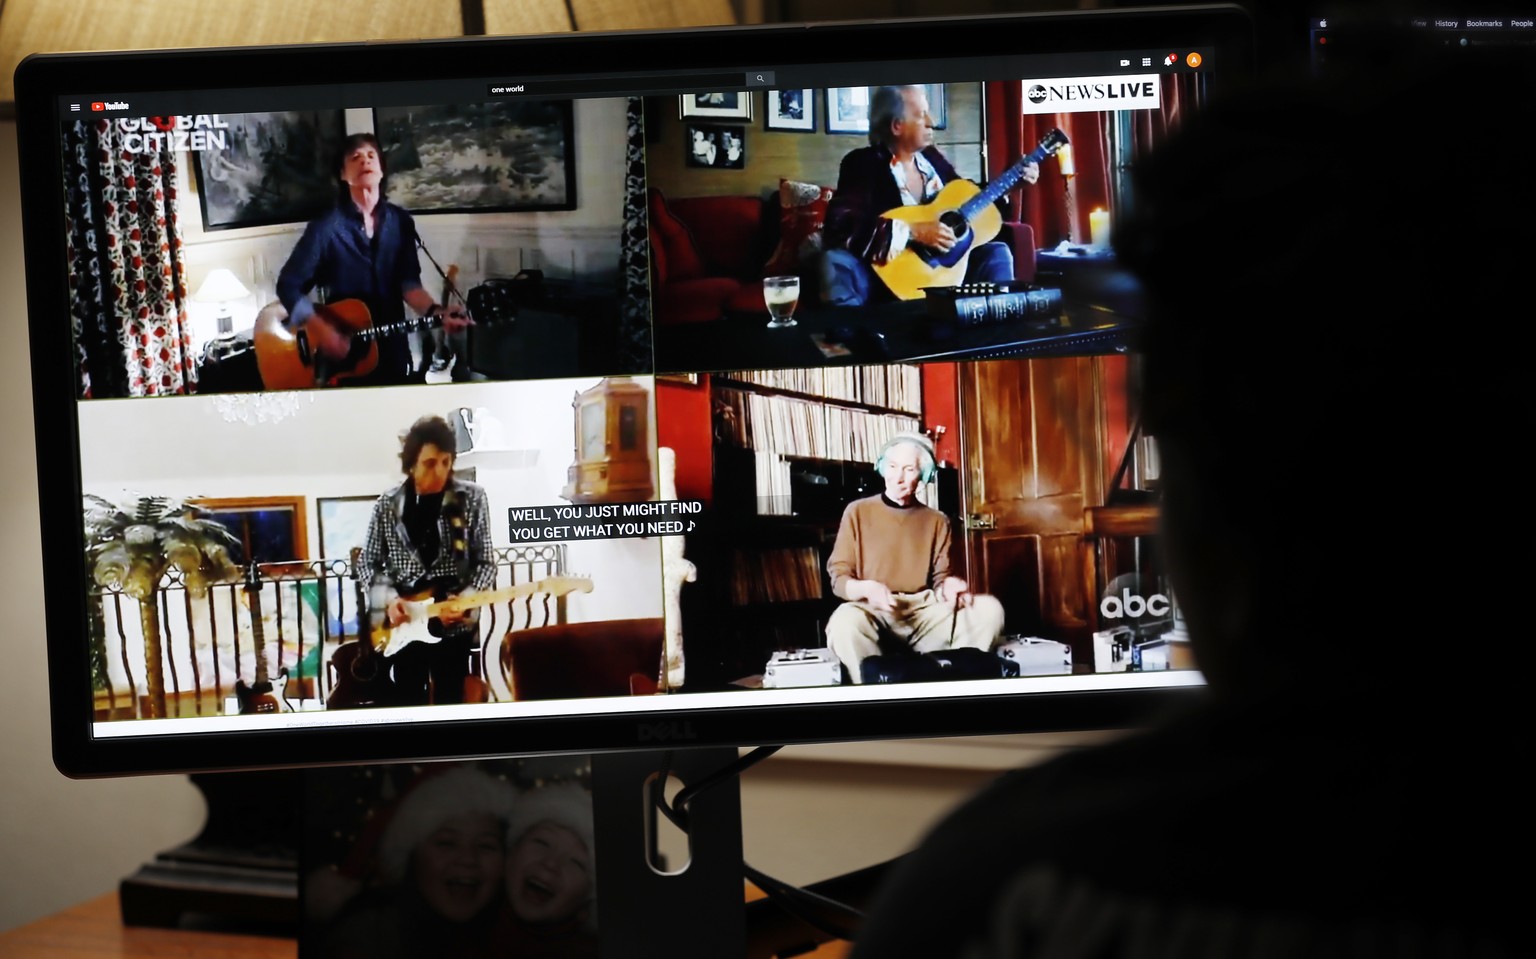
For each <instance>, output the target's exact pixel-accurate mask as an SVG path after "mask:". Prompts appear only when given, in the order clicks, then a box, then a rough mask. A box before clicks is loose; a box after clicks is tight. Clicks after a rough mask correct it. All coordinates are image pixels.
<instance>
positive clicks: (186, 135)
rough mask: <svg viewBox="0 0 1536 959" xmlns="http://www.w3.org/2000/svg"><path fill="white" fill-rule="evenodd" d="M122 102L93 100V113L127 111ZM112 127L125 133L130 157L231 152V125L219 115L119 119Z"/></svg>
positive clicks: (190, 114)
mask: <svg viewBox="0 0 1536 959" xmlns="http://www.w3.org/2000/svg"><path fill="white" fill-rule="evenodd" d="M126 109H128V104H126V103H124V102H123V101H121V100H93V101H92V102H91V112H92V113H105V112H106V111H108V110H126ZM112 123H113V124H114V125H115V126H116V127H117V128H118V129H119V130H121V131H123V134H124V136H123V149H125V150H127V151H129V152H130V153H156V152H159V151H160V150H191V151H193V152H201V151H204V150H227V149H229V121H228V120H225V119H224V116H223V114H219V113H189V114H182V115H181V116H165V117H119V118H118V119H116V120H113V121H112Z"/></svg>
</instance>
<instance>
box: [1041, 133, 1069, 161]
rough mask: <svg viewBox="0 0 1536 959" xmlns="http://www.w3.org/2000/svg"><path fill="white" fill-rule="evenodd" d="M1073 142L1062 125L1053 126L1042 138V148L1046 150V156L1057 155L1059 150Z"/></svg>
mask: <svg viewBox="0 0 1536 959" xmlns="http://www.w3.org/2000/svg"><path fill="white" fill-rule="evenodd" d="M1071 142H1072V141H1071V140H1068V139H1067V135H1066V134H1065V133H1063V132H1061V128H1060V127H1052V128H1051V132H1049V133H1047V134H1046V135H1045V136H1043V137H1041V138H1040V149H1041V150H1043V151H1045V155H1046V156H1055V155H1056V152H1057V151H1058V150H1060V149H1061V148H1062V147H1064V146H1066V145H1067V144H1068V143H1071Z"/></svg>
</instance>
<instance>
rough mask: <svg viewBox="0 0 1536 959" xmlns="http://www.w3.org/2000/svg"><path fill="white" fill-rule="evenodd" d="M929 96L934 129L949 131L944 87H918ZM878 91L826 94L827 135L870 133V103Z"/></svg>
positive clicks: (849, 90)
mask: <svg viewBox="0 0 1536 959" xmlns="http://www.w3.org/2000/svg"><path fill="white" fill-rule="evenodd" d="M919 86H921V87H922V88H923V91H924V92H925V93H927V95H928V112H929V114H931V115H932V116H933V128H934V129H935V130H943V129H947V128H948V127H949V104H948V102H947V100H946V98H945V96H944V84H942V83H922V84H919ZM875 89H876V88H875V87H831V88H829V89H828V90H827V132H828V133H868V132H869V101H870V98H871V97H873V96H874V93H875Z"/></svg>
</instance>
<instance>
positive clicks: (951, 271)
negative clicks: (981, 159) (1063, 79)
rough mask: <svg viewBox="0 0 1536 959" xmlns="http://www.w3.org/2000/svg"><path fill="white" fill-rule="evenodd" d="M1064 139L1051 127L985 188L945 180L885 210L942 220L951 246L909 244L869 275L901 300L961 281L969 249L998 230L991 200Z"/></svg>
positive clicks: (905, 218)
mask: <svg viewBox="0 0 1536 959" xmlns="http://www.w3.org/2000/svg"><path fill="white" fill-rule="evenodd" d="M1066 143H1067V135H1066V134H1065V133H1062V132H1061V131H1060V130H1055V129H1053V130H1052V131H1051V132H1050V133H1047V134H1046V135H1045V136H1044V137H1042V138H1041V140H1040V145H1039V146H1037V147H1035V148H1034V149H1033V150H1031V151H1029V152H1028V153H1026V154H1025V155H1024V156H1023V157H1021V158H1020V159H1019V162H1017V163H1015V164H1014V165H1013V166H1011V167H1009V168H1008V169H1007V170H1004V171H1003V173H1002V175H1001V176H999V177H998V178H997V179H995V180H993V181H992V182H991V183H989V184H987V186H986V188H985V189H983V188H981V187H979V186H977V185H976V184H974V183H972V182H971V181H970V180H951V181H950V182H949V183H946V184H945V185H944V189H942V190H940V191H939V195H938V196H936V197H934V198H933V199H932V200H929V201H928V202H927V203H920V204H917V205H915V206H899V207H897V208H896V209H894V210H888V211H886V213H885V218H886V219H888V220H901V221H902V222H904V223H934V222H938V223H944V224H947V225H948V226H949V228H950V229H951V230H953V231H954V234H955V245H954V246H952V247H950V248H949V249H948V250H935V249H932V248H929V247H922V246H912V245H909V246H908V247H907V248H906V249H904V250H902V251H901V252H899V253H897V254H896V255H895V256H893V257H891V258H890V259H889V260H887V261H885V262H884V263H875V264H873V267H874V271H875V275H876V276H878V277H880V279H881V281H882V282H884V283H885V285H886V287H888V288H889V289H890V291H891V292H892V293H894V294H896V296H898V297H900V298H901V299H903V300H915V299H917V298H919V297H921V296H922V295H923V287H926V286H957V285H959V284H960V283H961V282H962V281H964V279H965V268H966V265H967V264H968V263H969V262H970V259H971V251H972V250H974V249H975V248H976V247H978V246H980V245H981V244H983V243H990V242H991V241H992V240H993V239H994V238H995V237H996V236H997V234H998V231H1000V230H1001V229H1002V228H1003V216H1002V214H1001V213H999V212H998V210H997V207H996V206H995V205H994V204H996V203H997V201H998V200H999V199H1000V198H1001V197H1002V196H1003V194H1005V193H1007V192H1008V191H1009V190H1012V189H1013V188H1014V187H1015V186H1018V184H1019V181H1020V180H1021V179H1023V177H1024V168H1025V167H1027V166H1029V164H1031V163H1035V164H1038V163H1040V161H1042V160H1044V159H1045V158H1046V157H1049V156H1055V155H1056V151H1057V150H1060V149H1061V148H1062V147H1063V146H1065V145H1066Z"/></svg>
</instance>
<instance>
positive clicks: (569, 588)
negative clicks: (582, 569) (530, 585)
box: [535, 576, 592, 596]
mask: <svg viewBox="0 0 1536 959" xmlns="http://www.w3.org/2000/svg"><path fill="white" fill-rule="evenodd" d="M535 588H536V589H537V590H538V591H539V592H541V593H548V594H550V595H551V596H565V595H567V594H569V593H590V592H592V579H591V577H589V576H546V577H545V578H544V579H541V580H539V581H538V583H537V584H536V586H535Z"/></svg>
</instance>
